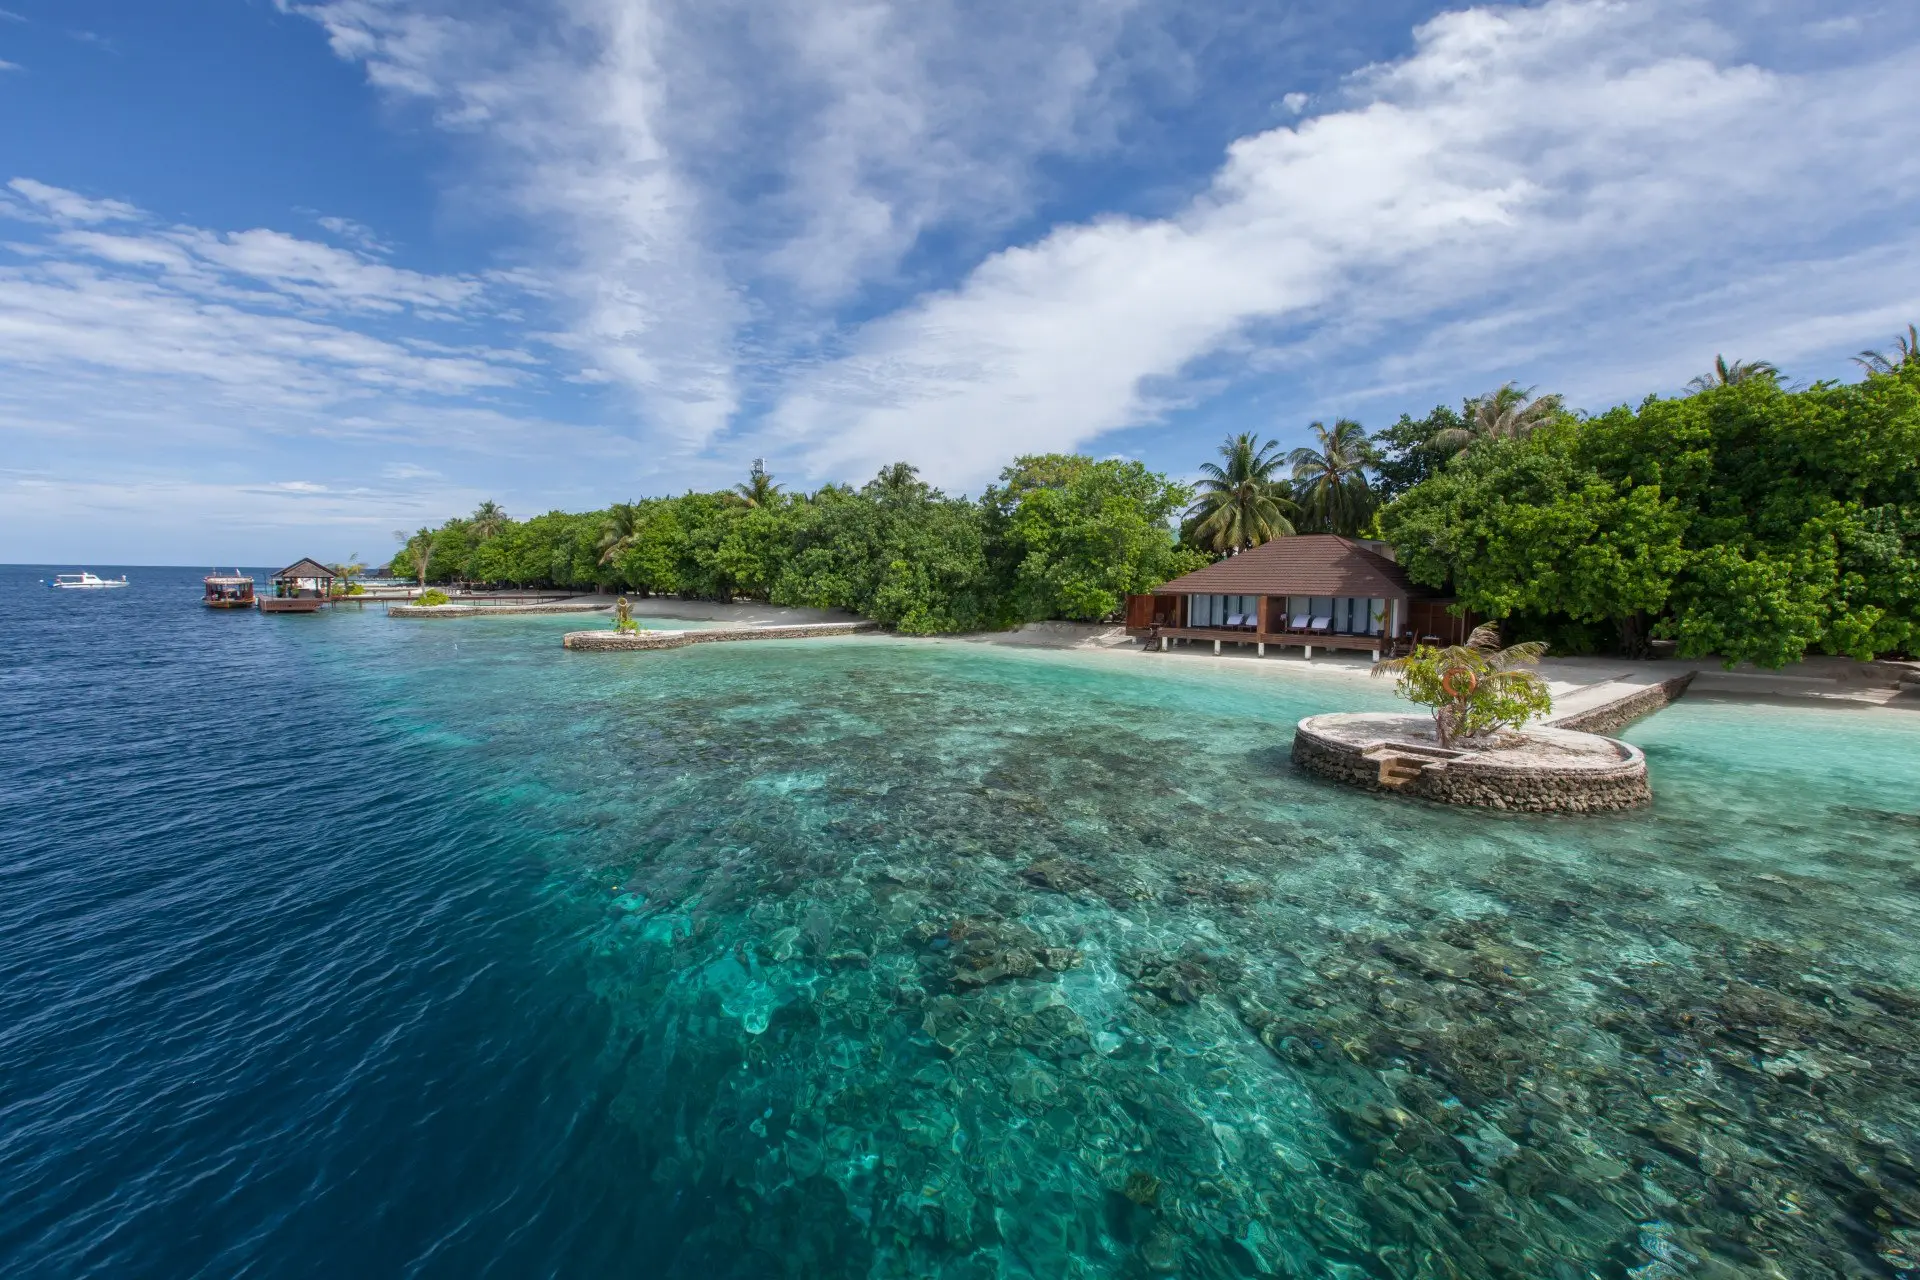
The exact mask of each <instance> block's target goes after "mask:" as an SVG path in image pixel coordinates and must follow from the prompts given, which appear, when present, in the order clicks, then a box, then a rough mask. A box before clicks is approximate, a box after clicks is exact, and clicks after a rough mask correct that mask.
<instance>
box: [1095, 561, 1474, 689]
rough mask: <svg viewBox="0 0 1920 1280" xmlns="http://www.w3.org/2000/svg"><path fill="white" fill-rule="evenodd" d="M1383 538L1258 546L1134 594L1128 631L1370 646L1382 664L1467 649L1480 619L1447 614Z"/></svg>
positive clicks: (1162, 639)
mask: <svg viewBox="0 0 1920 1280" xmlns="http://www.w3.org/2000/svg"><path fill="white" fill-rule="evenodd" d="M1453 603H1454V601H1453V600H1452V599H1451V598H1450V597H1445V596H1442V595H1440V594H1439V593H1437V592H1434V591H1430V590H1428V589H1427V588H1425V587H1421V586H1418V585H1416V584H1415V583H1414V582H1413V580H1412V579H1410V578H1408V577H1407V575H1406V571H1405V570H1403V569H1401V567H1400V566H1399V565H1398V564H1396V563H1394V560H1393V555H1392V551H1391V549H1390V548H1389V547H1388V546H1387V545H1386V544H1385V543H1382V542H1368V541H1365V540H1362V539H1359V538H1342V537H1337V536H1335V535H1333V534H1319V533H1310V534H1300V535H1298V536H1296V537H1291V538H1275V539H1274V540H1273V541H1271V542H1265V543H1262V544H1261V545H1259V546H1257V547H1249V548H1248V549H1246V550H1245V551H1242V552H1240V553H1239V554H1237V555H1232V556H1228V557H1227V558H1226V559H1225V560H1222V561H1220V562H1219V563H1217V564H1210V565H1208V566H1207V567H1206V568H1204V569H1198V570H1195V571H1194V572H1192V573H1189V574H1186V575H1184V576H1183V577H1179V578H1175V579H1174V580H1173V581H1171V582H1168V583H1164V584H1162V585H1161V586H1159V587H1157V588H1155V590H1154V591H1153V592H1152V593H1151V594H1148V595H1134V596H1128V597H1127V634H1128V635H1133V636H1139V637H1142V638H1143V639H1146V640H1148V641H1154V640H1157V641H1159V644H1160V647H1161V648H1162V649H1165V648H1167V647H1169V646H1170V645H1171V644H1173V643H1174V642H1175V641H1180V640H1186V641H1194V640H1208V641H1212V642H1213V651H1214V652H1215V653H1219V652H1220V646H1221V645H1222V644H1223V643H1226V644H1252V645H1256V646H1258V652H1259V653H1260V654H1262V655H1263V656H1264V655H1265V653H1266V651H1267V646H1268V645H1270V644H1278V645H1299V646H1301V647H1302V648H1303V649H1305V650H1306V656H1307V657H1309V658H1311V657H1312V656H1313V651H1314V649H1316V648H1322V649H1360V650H1365V651H1368V652H1370V653H1372V654H1373V656H1374V658H1375V659H1376V660H1377V659H1379V658H1380V657H1381V656H1382V655H1383V654H1386V653H1391V652H1393V651H1394V650H1396V649H1402V650H1404V649H1406V648H1409V647H1411V646H1412V645H1413V644H1416V643H1421V642H1425V643H1428V644H1461V643H1464V642H1465V640H1466V638H1467V635H1468V633H1470V632H1471V631H1472V629H1473V627H1474V624H1475V622H1476V621H1477V619H1475V618H1473V617H1472V616H1471V615H1465V616H1461V617H1455V616H1454V615H1453V614H1451V613H1449V612H1447V606H1449V605H1451V604H1453Z"/></svg>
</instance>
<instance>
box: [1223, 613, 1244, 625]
mask: <svg viewBox="0 0 1920 1280" xmlns="http://www.w3.org/2000/svg"><path fill="white" fill-rule="evenodd" d="M1244 616H1245V615H1244V614H1238V613H1236V614H1234V615H1233V616H1232V617H1230V618H1228V619H1227V623H1226V625H1228V626H1229V627H1237V626H1239V625H1240V619H1241V618H1242V617H1244Z"/></svg>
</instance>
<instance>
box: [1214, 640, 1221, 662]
mask: <svg viewBox="0 0 1920 1280" xmlns="http://www.w3.org/2000/svg"><path fill="white" fill-rule="evenodd" d="M1213 656H1214V657H1216V658H1217V657H1219V656H1220V642H1219V641H1218V640H1215V641H1214V642H1213Z"/></svg>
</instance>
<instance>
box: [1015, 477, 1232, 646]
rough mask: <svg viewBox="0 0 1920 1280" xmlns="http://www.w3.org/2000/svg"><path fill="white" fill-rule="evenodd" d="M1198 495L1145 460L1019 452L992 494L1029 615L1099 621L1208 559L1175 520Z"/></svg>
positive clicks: (1021, 610)
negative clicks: (1173, 531)
mask: <svg viewBox="0 0 1920 1280" xmlns="http://www.w3.org/2000/svg"><path fill="white" fill-rule="evenodd" d="M1190 499H1191V492H1190V491H1189V490H1188V489H1186V488H1185V487H1184V486H1182V485H1176V484H1169V483H1167V480H1166V478H1165V477H1164V476H1160V475H1157V474H1155V473H1153V472H1151V471H1148V470H1147V469H1146V467H1145V466H1143V465H1142V464H1140V463H1138V462H1130V461H1125V460H1121V459H1113V458H1109V459H1105V460H1102V461H1099V462H1096V461H1094V460H1093V459H1091V458H1085V457H1080V456H1077V455H1067V454H1045V455H1039V456H1030V457H1024V458H1019V459H1017V460H1015V462H1014V464H1013V465H1012V466H1010V467H1008V468H1007V469H1006V470H1005V471H1002V472H1001V473H1000V485H999V486H997V487H994V488H990V489H988V490H987V493H986V495H985V497H984V498H983V499H982V502H983V503H984V505H985V506H986V507H987V509H988V510H989V511H990V512H991V513H992V516H993V521H992V529H993V532H994V534H995V537H994V542H995V544H996V546H997V547H998V549H999V556H1000V561H1001V565H1002V567H1003V574H1004V576H1003V580H1004V581H1006V582H1008V583H1009V584H1010V587H1011V596H1012V599H1011V606H1012V609H1013V612H1014V613H1015V614H1016V615H1017V616H1018V617H1019V618H1020V619H1021V620H1035V619H1040V618H1077V619H1082V620H1087V621H1091V620H1094V619H1098V618H1104V617H1107V616H1109V615H1110V614H1112V613H1114V612H1115V611H1116V610H1118V609H1120V608H1121V607H1122V606H1123V605H1124V604H1125V603H1126V598H1127V596H1128V595H1130V594H1132V593H1134V592H1144V591H1150V590H1152V589H1153V588H1154V587H1155V586H1158V585H1159V584H1160V583H1162V582H1165V581H1167V580H1168V579H1169V578H1175V577H1178V576H1179V575H1181V574H1183V573H1187V572H1190V571H1191V570H1194V569H1197V568H1200V567H1201V566H1202V565H1204V564H1205V563H1206V557H1205V556H1203V555H1201V554H1199V553H1198V552H1195V551H1193V550H1191V549H1189V548H1185V547H1180V546H1177V545H1175V543H1174V541H1173V539H1172V538H1170V537H1169V536H1168V534H1167V530H1168V525H1169V522H1170V521H1171V520H1172V519H1173V518H1174V516H1175V515H1176V514H1177V513H1178V512H1179V511H1180V510H1181V508H1183V507H1185V506H1186V505H1187V503H1188V502H1189V501H1190Z"/></svg>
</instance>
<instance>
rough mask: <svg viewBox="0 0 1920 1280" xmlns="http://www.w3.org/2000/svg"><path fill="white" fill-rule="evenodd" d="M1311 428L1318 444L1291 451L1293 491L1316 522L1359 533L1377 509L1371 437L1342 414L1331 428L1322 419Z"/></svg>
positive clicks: (1338, 530) (1330, 530) (1332, 529)
mask: <svg viewBox="0 0 1920 1280" xmlns="http://www.w3.org/2000/svg"><path fill="white" fill-rule="evenodd" d="M1308 429H1309V430H1310V431H1312V432H1313V434H1314V437H1315V439H1316V440H1317V441H1318V442H1319V446H1320V447H1319V448H1317V449H1315V448H1310V447H1308V446H1305V445H1302V446H1301V447H1300V448H1298V449H1295V450H1294V451H1293V452H1292V453H1290V454H1288V455H1287V461H1288V462H1291V463H1292V464H1293V492H1294V497H1295V499H1296V500H1297V501H1298V502H1299V503H1300V505H1301V507H1303V508H1304V509H1305V511H1306V513H1307V517H1308V519H1309V520H1310V521H1311V522H1312V524H1313V525H1314V526H1315V527H1317V528H1320V529H1324V530H1326V531H1327V532H1328V533H1340V534H1346V535H1349V536H1351V535H1353V534H1356V533H1358V532H1360V528H1361V526H1362V525H1364V524H1366V522H1367V518H1368V517H1369V516H1371V515H1372V514H1373V499H1374V494H1373V489H1372V487H1371V486H1370V485H1368V484H1367V468H1368V467H1369V466H1370V465H1372V462H1373V448H1372V446H1370V445H1369V444H1368V443H1367V431H1366V428H1365V427H1362V426H1361V425H1360V424H1359V423H1357V422H1355V421H1353V419H1351V418H1342V419H1340V420H1339V421H1338V422H1336V423H1334V424H1333V429H1332V430H1331V431H1329V430H1328V429H1327V427H1326V424H1325V423H1320V422H1316V423H1314V424H1313V425H1312V426H1311V427H1309V428H1308Z"/></svg>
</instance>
